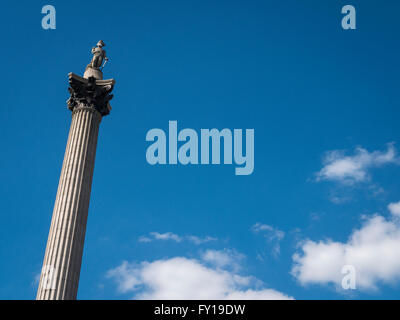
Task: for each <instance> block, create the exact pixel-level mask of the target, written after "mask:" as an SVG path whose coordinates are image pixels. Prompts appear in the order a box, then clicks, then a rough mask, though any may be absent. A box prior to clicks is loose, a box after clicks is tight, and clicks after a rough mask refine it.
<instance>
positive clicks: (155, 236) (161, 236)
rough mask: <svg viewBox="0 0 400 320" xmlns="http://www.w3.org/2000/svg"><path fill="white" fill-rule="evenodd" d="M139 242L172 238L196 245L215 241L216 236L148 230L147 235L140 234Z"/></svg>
mask: <svg viewBox="0 0 400 320" xmlns="http://www.w3.org/2000/svg"><path fill="white" fill-rule="evenodd" d="M138 240H139V242H152V241H155V240H161V241H168V240H172V241H175V242H181V241H183V240H187V241H190V242H192V243H194V244H196V245H200V244H203V243H207V242H210V241H217V240H218V239H217V238H214V237H210V236H206V237H204V238H201V237H198V236H193V235H188V236H179V235H177V234H175V233H172V232H165V233H159V232H150V233H149V236H141V237H139V239H138Z"/></svg>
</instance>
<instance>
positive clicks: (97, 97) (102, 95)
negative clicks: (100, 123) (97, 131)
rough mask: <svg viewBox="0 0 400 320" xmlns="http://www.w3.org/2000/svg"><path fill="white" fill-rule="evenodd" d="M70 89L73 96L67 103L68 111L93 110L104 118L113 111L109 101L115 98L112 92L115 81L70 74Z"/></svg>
mask: <svg viewBox="0 0 400 320" xmlns="http://www.w3.org/2000/svg"><path fill="white" fill-rule="evenodd" d="M68 77H69V85H70V86H69V88H68V91H69V93H70V94H71V96H70V98H69V99H68V101H67V104H68V109H70V110H71V111H74V110H75V109H77V108H79V107H86V108H93V109H95V110H97V111H98V112H99V113H100V114H101V115H102V116H106V115H108V114H109V113H110V111H111V106H110V103H109V101H110V100H111V99H112V98H113V95H112V94H111V91H112V90H113V88H114V84H115V80H114V79H110V80H96V79H95V78H94V77H90V78H88V79H85V78H82V77H80V76H78V75H76V74H74V73H69V74H68Z"/></svg>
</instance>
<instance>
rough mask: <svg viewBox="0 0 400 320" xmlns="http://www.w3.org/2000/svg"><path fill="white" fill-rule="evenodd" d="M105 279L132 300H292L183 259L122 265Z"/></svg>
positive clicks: (232, 274)
mask: <svg viewBox="0 0 400 320" xmlns="http://www.w3.org/2000/svg"><path fill="white" fill-rule="evenodd" d="M223 255H224V253H222V254H221V255H220V256H218V258H216V257H217V255H216V254H215V252H214V253H210V252H209V253H206V254H205V255H204V256H205V257H209V258H210V259H211V260H215V261H217V260H219V259H220V258H221V257H222V256H223ZM210 259H209V261H208V262H210ZM107 276H108V277H109V278H112V279H113V280H115V281H116V283H117V285H118V291H119V292H121V293H126V292H132V293H133V294H134V297H133V298H134V299H150V300H153V299H170V300H177V299H188V300H195V299H199V300H212V299H216V300H219V299H292V298H291V297H289V296H287V295H285V294H283V293H281V292H279V291H276V290H273V289H269V288H261V289H260V288H255V287H257V284H259V283H260V281H258V280H257V279H255V278H253V277H246V276H242V275H239V274H237V273H235V272H233V271H228V270H225V269H223V268H221V267H210V266H207V265H206V264H205V263H204V261H203V260H198V259H188V258H185V257H175V258H171V259H165V260H156V261H153V262H142V263H141V264H139V265H137V264H129V263H128V262H126V261H125V262H123V263H122V264H121V265H120V266H118V267H117V268H115V269H112V270H110V271H109V272H108V273H107Z"/></svg>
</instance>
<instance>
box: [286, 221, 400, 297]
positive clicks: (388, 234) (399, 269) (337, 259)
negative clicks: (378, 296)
mask: <svg viewBox="0 0 400 320" xmlns="http://www.w3.org/2000/svg"><path fill="white" fill-rule="evenodd" d="M399 248H400V225H399V224H398V222H396V221H392V220H387V219H385V218H384V217H382V216H380V215H375V216H373V217H370V218H367V220H366V221H365V222H364V224H363V225H362V226H361V228H360V229H358V230H354V231H353V233H352V234H351V236H350V237H349V239H348V241H347V242H344V243H343V242H335V241H332V240H325V241H319V242H314V241H311V240H307V241H305V242H303V243H302V244H301V248H300V249H301V251H302V252H301V253H299V252H297V253H296V254H295V255H294V256H293V261H294V266H293V268H292V275H294V276H295V277H296V278H297V279H298V280H299V281H300V283H301V284H303V285H306V284H334V285H336V286H338V287H339V286H340V285H341V281H342V279H343V276H344V275H343V274H341V270H342V267H343V266H344V265H352V266H354V267H355V269H356V284H357V288H360V289H364V290H373V289H376V288H377V286H378V284H379V283H381V282H383V283H392V282H394V281H397V280H399V279H400V249H399Z"/></svg>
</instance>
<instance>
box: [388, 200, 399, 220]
mask: <svg viewBox="0 0 400 320" xmlns="http://www.w3.org/2000/svg"><path fill="white" fill-rule="evenodd" d="M388 209H389V211H390V213H391V214H392V215H393V216H396V217H400V201H399V202H393V203H390V204H389V205H388Z"/></svg>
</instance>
